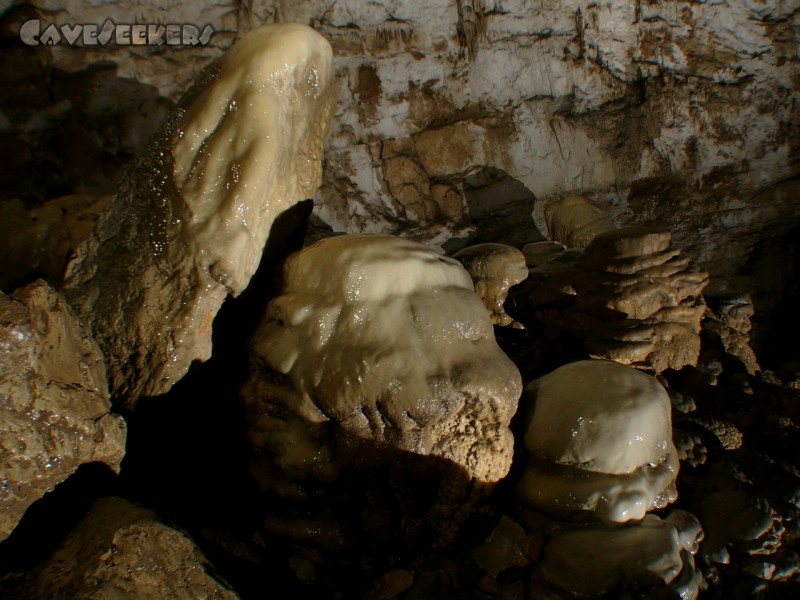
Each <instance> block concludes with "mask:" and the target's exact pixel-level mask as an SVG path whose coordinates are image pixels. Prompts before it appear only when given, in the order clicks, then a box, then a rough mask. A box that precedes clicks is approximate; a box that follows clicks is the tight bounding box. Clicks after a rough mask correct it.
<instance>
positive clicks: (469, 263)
mask: <svg viewBox="0 0 800 600" xmlns="http://www.w3.org/2000/svg"><path fill="white" fill-rule="evenodd" d="M453 258H455V259H456V260H458V261H459V262H460V263H461V264H462V265H464V268H465V269H466V270H467V273H469V276H470V277H471V278H472V282H473V284H474V285H475V293H476V294H478V296H480V298H481V300H483V304H484V305H485V306H486V310H488V311H489V317H490V318H491V319H492V323H494V324H495V325H511V324H513V323H514V319H512V318H511V317H510V316H509V315H508V314H507V313H506V311H505V308H504V307H503V304H504V303H505V301H506V296H507V295H508V289H509V288H510V287H511V286H513V285H516V284H518V283H519V282H521V281H524V280H525V278H526V277H527V276H528V267H527V265H526V262H525V255H524V254H523V253H522V252H521V251H520V250H518V249H516V248H514V247H513V246H507V245H505V244H491V243H486V244H476V245H475V246H468V247H467V248H464V249H463V250H459V251H458V252H456V253H455V254H454V255H453Z"/></svg>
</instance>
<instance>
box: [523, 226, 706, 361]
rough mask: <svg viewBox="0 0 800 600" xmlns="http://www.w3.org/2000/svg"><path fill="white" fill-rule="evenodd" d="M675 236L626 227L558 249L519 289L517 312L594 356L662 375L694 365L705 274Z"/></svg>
mask: <svg viewBox="0 0 800 600" xmlns="http://www.w3.org/2000/svg"><path fill="white" fill-rule="evenodd" d="M671 239H672V236H671V235H670V234H669V233H668V232H664V231H661V230H657V229H652V228H649V227H625V228H622V229H614V230H610V231H606V232H604V233H601V234H598V235H597V236H596V237H595V238H594V239H593V240H592V242H591V243H590V244H589V245H588V246H587V247H586V249H585V250H582V251H581V250H568V251H565V252H561V253H555V254H554V255H553V256H552V258H549V259H545V260H544V262H541V263H540V264H538V265H537V266H535V267H533V268H532V269H531V271H530V275H529V277H528V280H527V281H526V282H525V283H524V284H522V285H521V286H520V287H519V288H517V289H518V291H516V292H514V298H513V301H512V304H513V306H514V309H513V310H512V311H511V313H512V316H514V317H515V318H517V319H519V320H520V321H522V322H523V323H526V321H528V320H530V321H539V322H540V323H542V324H546V326H547V327H548V328H549V329H550V330H551V331H561V332H564V333H568V334H570V335H572V336H574V337H576V338H578V339H579V340H580V341H581V343H582V344H583V346H584V349H585V351H586V352H588V353H589V354H590V355H591V356H593V357H596V358H607V359H612V360H615V361H618V362H621V363H623V364H627V365H633V366H636V367H638V368H643V369H648V370H652V371H655V372H657V373H660V372H662V371H664V370H665V369H668V368H672V369H680V368H681V367H682V366H684V365H695V364H696V363H697V359H698V356H699V354H700V329H701V327H700V325H701V321H702V319H703V316H704V314H705V310H706V307H705V301H704V299H703V296H702V291H703V289H704V288H705V286H706V284H707V283H708V273H706V272H705V271H704V270H703V269H701V268H700V267H699V266H697V265H696V264H695V263H693V262H692V260H691V259H690V258H688V257H686V256H684V255H683V253H682V251H681V250H680V249H677V248H671V247H670V242H671ZM509 310H510V309H509Z"/></svg>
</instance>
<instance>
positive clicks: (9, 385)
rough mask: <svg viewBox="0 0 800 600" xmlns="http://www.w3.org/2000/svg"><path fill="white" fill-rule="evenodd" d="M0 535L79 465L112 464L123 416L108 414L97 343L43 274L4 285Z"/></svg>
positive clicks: (0, 312)
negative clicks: (8, 290)
mask: <svg viewBox="0 0 800 600" xmlns="http://www.w3.org/2000/svg"><path fill="white" fill-rule="evenodd" d="M0 349H2V351H1V352H0V422H2V424H3V425H2V430H0V482H2V485H0V508H2V510H1V511H0V539H4V538H6V537H7V536H8V535H9V533H11V531H12V530H13V529H14V527H15V526H16V524H17V523H18V522H19V520H20V518H21V517H22V515H23V513H24V512H25V510H26V509H27V508H28V507H29V506H30V505H31V504H32V503H33V502H35V501H36V500H38V499H39V498H41V497H42V496H44V495H45V494H46V493H47V492H48V491H50V490H52V489H53V487H55V486H56V485H57V484H59V483H60V482H62V481H64V480H65V479H66V478H67V477H69V476H70V475H71V474H72V473H73V472H74V471H75V470H76V469H77V468H78V467H79V466H80V465H82V464H84V463H88V462H94V461H99V462H103V463H105V464H107V465H108V466H109V467H111V468H112V469H114V470H115V471H116V470H118V469H119V465H120V462H121V461H122V457H123V456H124V454H125V422H124V421H123V420H122V418H121V417H119V416H116V415H111V414H109V410H110V409H111V403H110V401H109V396H108V390H107V388H106V370H105V365H104V363H103V356H102V354H101V352H100V349H99V348H98V346H97V343H96V342H95V341H94V340H93V339H92V338H91V337H90V336H89V333H88V331H87V329H86V328H85V327H83V326H82V325H81V324H80V323H79V322H78V320H77V319H76V318H75V317H74V315H73V313H72V311H71V310H70V309H69V307H68V306H67V305H66V303H65V302H64V300H63V299H62V298H61V297H60V296H59V295H58V293H56V292H55V291H54V290H52V289H51V288H50V287H49V286H48V285H47V284H46V283H44V282H43V281H38V282H36V283H32V284H30V285H28V286H27V287H25V288H22V289H20V290H18V291H17V292H16V293H14V295H13V296H10V297H9V296H6V295H4V294H2V293H0Z"/></svg>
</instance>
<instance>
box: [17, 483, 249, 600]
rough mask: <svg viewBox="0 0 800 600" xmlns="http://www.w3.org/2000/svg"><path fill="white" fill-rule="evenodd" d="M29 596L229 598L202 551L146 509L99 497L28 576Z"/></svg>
mask: <svg viewBox="0 0 800 600" xmlns="http://www.w3.org/2000/svg"><path fill="white" fill-rule="evenodd" d="M30 579H31V581H30V583H29V584H28V585H27V588H26V589H25V597H26V598H30V599H31V600H34V599H36V600H44V599H48V600H68V599H73V598H81V599H86V600H89V599H92V600H116V599H118V598H143V599H152V600H160V599H162V598H178V599H185V600H190V599H192V600H193V599H195V598H208V599H209V600H235V599H236V598H238V596H237V595H236V594H235V593H234V592H233V591H232V590H231V589H230V588H229V587H228V586H227V585H226V584H224V583H223V582H221V581H220V580H219V579H217V578H216V577H215V575H214V574H213V571H212V570H211V567H210V565H209V563H208V561H207V560H206V558H205V556H203V554H202V552H201V551H200V550H199V549H198V548H197V546H195V544H194V543H193V542H192V541H191V540H190V539H189V538H188V537H186V535H184V534H183V533H181V532H179V531H177V530H175V529H173V528H171V527H169V526H168V525H165V524H164V523H163V522H162V521H161V520H160V519H159V518H158V517H157V516H156V515H155V513H153V512H152V511H150V510H147V509H144V508H141V507H140V506H137V505H135V504H133V503H131V502H129V501H127V500H123V499H121V498H102V499H100V500H98V501H97V502H96V503H95V504H94V505H93V506H92V507H91V508H90V509H89V512H88V514H87V515H86V517H84V518H83V520H81V521H80V522H79V523H78V524H77V525H76V526H75V528H74V529H73V530H72V532H70V533H69V534H68V535H67V537H66V539H65V540H64V541H63V542H62V543H61V545H60V546H59V547H58V549H57V550H56V551H55V552H54V553H53V555H52V556H50V558H48V559H47V561H46V562H45V563H44V565H42V566H41V567H40V568H39V569H38V570H37V571H36V572H35V573H34V574H33V576H32V577H31V578H30Z"/></svg>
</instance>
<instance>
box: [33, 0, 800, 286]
mask: <svg viewBox="0 0 800 600" xmlns="http://www.w3.org/2000/svg"><path fill="white" fill-rule="evenodd" d="M32 4H34V5H35V6H38V7H40V8H41V9H43V10H45V11H46V14H47V15H48V17H47V18H48V19H49V18H52V20H53V22H55V23H57V24H58V25H62V24H71V23H75V22H81V23H83V22H87V23H102V22H103V20H104V19H106V18H113V19H115V21H117V22H120V23H123V22H131V21H134V20H137V19H138V18H139V16H142V17H143V18H144V19H145V20H148V19H152V20H158V21H160V22H170V23H181V22H189V23H195V24H198V25H200V24H203V23H210V24H211V25H212V26H213V27H214V30H215V34H214V36H213V37H212V39H211V43H210V44H209V46H205V47H197V48H193V49H181V50H179V51H177V50H175V51H173V50H171V49H167V51H164V52H152V50H151V49H150V48H148V47H137V46H120V47H112V46H108V47H103V48H99V49H96V50H92V49H82V50H81V51H80V52H75V51H72V49H71V48H69V47H66V46H55V47H52V48H48V51H49V52H52V54H53V63H54V64H55V65H56V66H58V67H60V68H64V69H67V70H75V69H78V68H82V67H85V65H86V64H89V63H92V62H95V61H98V60H112V61H114V62H116V63H117V64H118V74H119V76H121V77H135V78H136V79H138V80H139V81H141V82H143V83H147V84H152V85H154V86H156V87H157V88H158V89H159V90H160V91H161V93H162V94H163V95H165V96H167V97H170V98H175V97H176V96H177V92H178V91H179V90H182V89H184V87H185V84H186V82H187V81H190V80H191V78H192V76H193V75H194V73H196V72H197V69H198V66H204V65H205V64H207V63H208V61H209V60H210V58H211V57H216V56H219V54H221V53H222V51H223V50H224V49H225V48H227V47H229V46H230V45H231V44H232V43H233V41H234V39H235V38H236V37H238V36H240V35H242V34H244V32H246V31H247V30H248V28H251V27H256V26H258V25H260V24H262V23H272V22H279V21H283V22H293V21H294V22H300V23H309V24H313V26H314V27H315V29H317V30H318V31H319V32H320V33H322V34H323V35H324V36H325V37H326V38H327V39H329V40H330V41H331V44H332V45H333V48H334V52H335V54H336V58H335V61H334V68H335V71H336V80H337V81H336V84H335V94H336V97H337V101H338V106H339V108H338V110H337V115H336V119H335V125H334V128H333V130H332V131H331V135H330V137H329V145H328V147H327V150H326V156H325V159H326V160H325V164H326V167H325V173H324V181H323V186H322V187H321V188H320V190H319V192H318V193H317V194H316V197H315V202H316V205H317V208H316V210H317V212H318V214H319V215H320V216H321V217H322V218H323V219H324V220H326V221H327V222H328V223H330V224H332V225H333V226H334V228H335V229H337V230H339V231H346V232H349V233H361V232H372V233H379V232H397V231H399V230H401V229H406V228H408V226H409V224H411V225H413V226H419V225H420V224H421V225H422V228H423V229H424V228H426V227H427V228H428V229H429V231H428V233H425V232H424V231H421V232H419V235H420V238H422V239H431V238H432V237H433V236H434V235H435V234H436V233H441V230H442V229H443V225H444V223H446V222H450V225H449V226H448V227H446V228H445V229H446V230H450V231H453V230H455V229H456V228H455V227H453V225H452V223H453V222H454V221H458V220H459V219H461V218H462V216H463V211H462V210H460V203H459V200H460V198H459V196H463V194H462V193H461V192H460V191H459V189H460V188H459V186H460V185H461V182H462V181H463V177H464V176H465V174H467V173H469V172H471V171H473V170H476V169H477V168H480V167H496V168H498V169H502V170H503V171H505V172H507V173H509V174H510V175H511V176H513V177H515V178H516V179H518V180H519V181H520V182H522V184H524V186H525V187H527V188H528V189H529V190H531V191H532V192H533V193H534V194H535V195H536V197H537V199H540V200H542V202H540V203H537V206H536V208H535V215H534V217H535V219H536V222H537V224H538V226H539V229H540V230H541V231H544V227H545V219H544V214H543V211H544V205H545V204H546V203H547V201H549V200H551V199H556V198H560V197H562V196H563V195H565V194H578V195H584V196H588V197H591V198H592V199H593V201H595V202H596V203H597V204H598V205H599V206H600V207H601V208H604V209H608V211H609V213H610V216H611V218H612V220H613V221H614V222H615V223H616V224H618V225H619V226H625V225H630V224H633V223H639V222H641V221H642V220H643V219H651V218H653V219H660V220H661V221H662V222H663V225H664V226H665V227H666V228H667V229H669V230H670V231H673V232H674V233H675V240H676V243H677V244H678V245H679V246H680V247H683V248H686V249H687V250H688V251H689V252H690V255H691V256H692V257H693V259H694V260H696V261H699V262H700V263H701V264H702V265H703V267H704V268H706V269H709V270H711V271H712V272H713V273H714V274H715V275H716V276H719V277H720V278H723V277H725V276H731V275H734V274H737V273H738V272H739V270H740V268H741V267H742V265H744V264H746V263H747V262H748V260H749V259H750V258H752V255H753V254H756V250H757V244H758V242H759V240H760V238H762V237H763V235H764V234H763V231H764V228H767V227H768V228H770V229H771V232H772V233H771V234H773V235H780V234H781V233H783V232H785V231H788V230H789V229H791V228H792V227H793V226H796V225H797V224H798V221H797V219H794V218H787V216H788V215H797V214H800V213H798V202H800V201H799V200H798V198H800V195H799V194H798V193H797V185H798V184H797V181H796V179H793V178H796V176H797V174H798V173H800V158H798V157H800V153H798V151H797V142H796V140H798V139H800V133H799V132H798V130H797V119H796V118H795V113H796V103H797V81H798V72H799V71H798V69H799V67H798V65H800V53H799V52H798V48H800V43H798V41H799V40H800V18H799V17H798V9H797V5H796V3H794V2H784V1H781V2H752V1H748V2H716V1H714V2H712V1H709V0H704V1H694V0H679V1H676V2H669V3H663V2H645V3H642V2H638V3H631V2H628V1H626V0H599V1H597V2H591V3H588V2H585V1H584V0H564V1H559V2H555V1H552V0H546V1H543V2H537V3H530V2H523V1H521V0H492V1H488V0H482V1H481V2H466V1H465V2H461V3H458V2H453V1H452V0H432V1H430V2H426V3H424V5H420V3H418V2H415V1H411V0H374V1H370V2H352V1H348V2H344V1H343V0H333V1H330V2H322V1H317V0H308V1H306V2H302V3H296V2H288V1H286V0H259V1H255V2H245V3H234V2H230V1H229V0H222V1H220V2H214V3H211V4H189V3H165V2H163V1H162V0H136V2H134V3H129V2H126V3H122V2H110V3H102V4H98V3H85V4H82V5H81V6H80V7H78V6H76V5H75V3H73V2H68V1H67V0H34V2H32ZM134 16H135V17H136V18H134ZM398 166H402V168H401V169H399V170H400V171H402V173H403V174H412V173H413V174H414V175H415V179H414V180H413V181H410V180H408V179H404V178H398V177H397V175H398ZM443 198H447V201H446V203H444V204H443V203H442V202H441V201H442V199H443ZM737 276H738V277H739V279H738V280H736V281H732V282H729V283H727V284H726V283H722V282H721V283H719V286H720V287H722V286H724V285H728V286H729V288H730V289H732V290H734V291H735V290H737V289H738V290H739V291H742V290H743V289H750V290H753V289H756V291H759V290H760V291H768V292H772V291H773V288H774V286H775V285H780V284H779V283H775V282H774V281H772V282H770V281H767V279H768V276H767V275H766V274H764V273H759V272H756V273H754V275H752V276H750V275H742V274H738V275H737ZM754 283H755V285H756V287H755V288H754V286H753V284H754ZM770 286H773V287H770Z"/></svg>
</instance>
